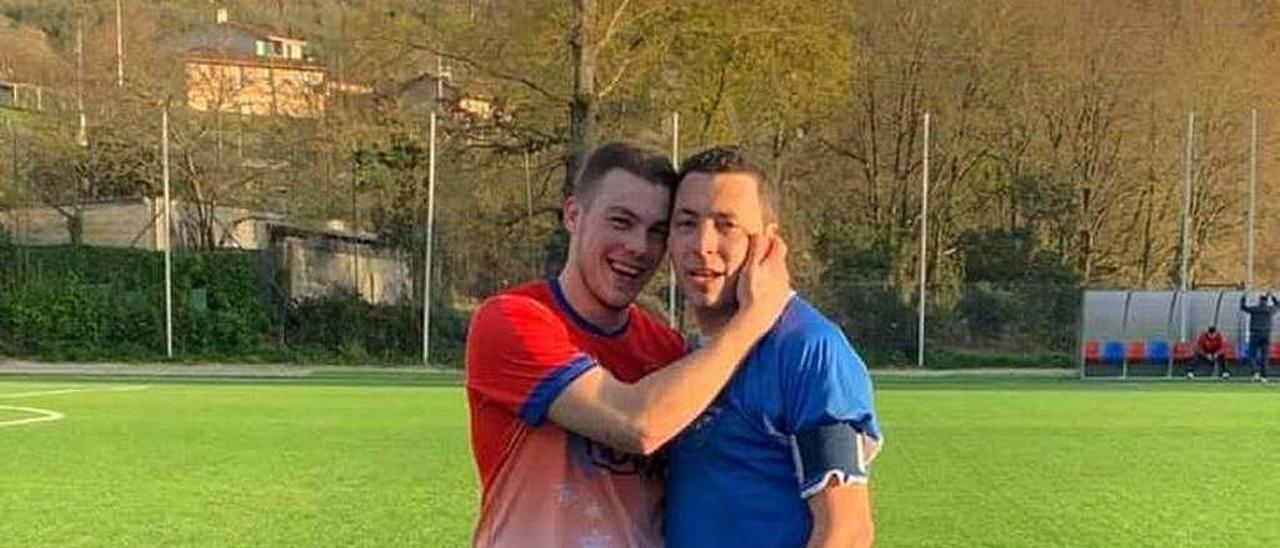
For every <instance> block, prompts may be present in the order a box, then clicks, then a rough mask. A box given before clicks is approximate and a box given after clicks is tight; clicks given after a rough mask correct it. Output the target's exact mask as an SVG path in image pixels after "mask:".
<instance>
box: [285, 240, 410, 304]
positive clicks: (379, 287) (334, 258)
mask: <svg viewBox="0 0 1280 548" xmlns="http://www.w3.org/2000/svg"><path fill="white" fill-rule="evenodd" d="M278 245H279V246H280V247H281V248H282V253H283V261H284V265H285V267H286V268H287V269H288V273H289V280H288V283H289V294H290V295H292V296H293V297H294V298H306V297H323V296H326V295H330V294H332V293H334V292H335V291H340V290H341V291H348V292H354V291H358V292H359V295H360V296H361V298H363V299H364V300H366V301H368V302H371V303H376V304H396V303H399V302H401V301H402V300H404V299H407V298H409V296H410V293H411V286H412V281H411V278H410V270H409V264H408V261H407V260H405V258H404V257H402V256H401V254H400V253H398V252H396V251H394V250H388V249H382V248H377V247H373V246H370V245H368V244H365V243H357V242H351V241H344V240H337V239H331V238H299V237H285V238H282V239H281V240H279V243H278ZM356 280H359V282H357V281H356Z"/></svg>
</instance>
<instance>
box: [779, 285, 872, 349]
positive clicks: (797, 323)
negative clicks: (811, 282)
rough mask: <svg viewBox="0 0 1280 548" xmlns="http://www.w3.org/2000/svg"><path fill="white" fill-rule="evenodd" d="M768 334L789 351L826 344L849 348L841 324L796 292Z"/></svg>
mask: <svg viewBox="0 0 1280 548" xmlns="http://www.w3.org/2000/svg"><path fill="white" fill-rule="evenodd" d="M770 336H773V337H776V338H777V343H779V344H780V345H781V346H782V347H783V348H784V349H789V350H799V349H808V348H814V347H823V346H829V345H835V346H837V347H847V348H850V349H852V345H851V344H850V343H849V339H848V338H847V337H846V336H845V334H844V331H843V330H841V329H840V326H838V325H836V323H835V322H833V321H831V319H830V318H827V317H826V316H825V315H823V314H822V313H821V312H819V311H818V309H816V308H814V307H813V305H812V304H810V303H809V301H807V300H805V299H804V298H803V297H801V296H799V295H796V296H795V297H792V298H791V302H790V303H788V304H787V309H786V310H785V311H784V312H783V314H782V317H781V318H780V319H779V320H778V324H777V325H775V326H774V329H773V331H772V332H771V333H770Z"/></svg>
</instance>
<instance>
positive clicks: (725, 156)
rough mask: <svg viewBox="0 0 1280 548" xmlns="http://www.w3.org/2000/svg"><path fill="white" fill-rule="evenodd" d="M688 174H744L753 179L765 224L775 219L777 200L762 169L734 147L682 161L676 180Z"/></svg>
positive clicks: (718, 149)
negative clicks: (754, 179) (755, 183)
mask: <svg viewBox="0 0 1280 548" xmlns="http://www.w3.org/2000/svg"><path fill="white" fill-rule="evenodd" d="M690 173H706V174H708V175H716V174H719V173H745V174H747V175H751V176H752V177H755V178H756V182H757V183H758V184H757V185H756V188H757V192H759V193H760V205H761V206H762V208H763V211H764V220H765V222H775V221H777V220H778V207H777V203H778V202H777V197H776V196H775V195H774V189H773V185H771V184H769V178H768V177H766V176H765V174H764V169H763V168H761V167H760V165H759V164H756V163H755V162H753V161H752V160H751V159H750V158H748V157H747V153H746V152H744V151H743V150H742V149H741V148H739V147H736V146H714V147H711V148H708V149H705V150H703V151H700V152H698V153H697V154H694V155H693V156H690V157H688V158H685V160H684V162H683V163H681V164H680V174H679V176H678V178H677V181H684V178H685V177H688V176H689V174H690Z"/></svg>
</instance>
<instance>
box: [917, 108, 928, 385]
mask: <svg viewBox="0 0 1280 548" xmlns="http://www.w3.org/2000/svg"><path fill="white" fill-rule="evenodd" d="M922 156H923V159H924V162H923V168H924V169H923V170H922V171H923V174H922V176H921V177H920V324H919V326H917V330H916V333H917V340H916V366H917V367H924V308H925V306H924V305H925V297H926V289H925V278H926V275H927V274H928V266H929V265H928V257H929V255H928V251H929V113H928V112H926V113H924V151H923V155H922Z"/></svg>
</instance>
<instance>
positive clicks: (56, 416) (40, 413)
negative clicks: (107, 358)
mask: <svg viewBox="0 0 1280 548" xmlns="http://www.w3.org/2000/svg"><path fill="white" fill-rule="evenodd" d="M147 388H150V387H149V386H147V385H140V386H112V387H107V388H62V389H58V390H39V391H35V392H18V393H15V394H0V398H8V399H16V398H34V397H36V396H57V395H61V394H76V393H80V392H129V391H133V390H145V389H147ZM0 409H8V410H10V411H19V412H22V413H30V414H33V415H36V416H34V417H26V418H21V419H13V420H7V421H0V428H4V427H6V426H22V425H24V424H34V423H37V422H47V421H59V420H62V419H64V418H66V415H63V414H62V413H59V412H57V411H52V410H49V409H40V408H38V407H16V406H12V405H0Z"/></svg>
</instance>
